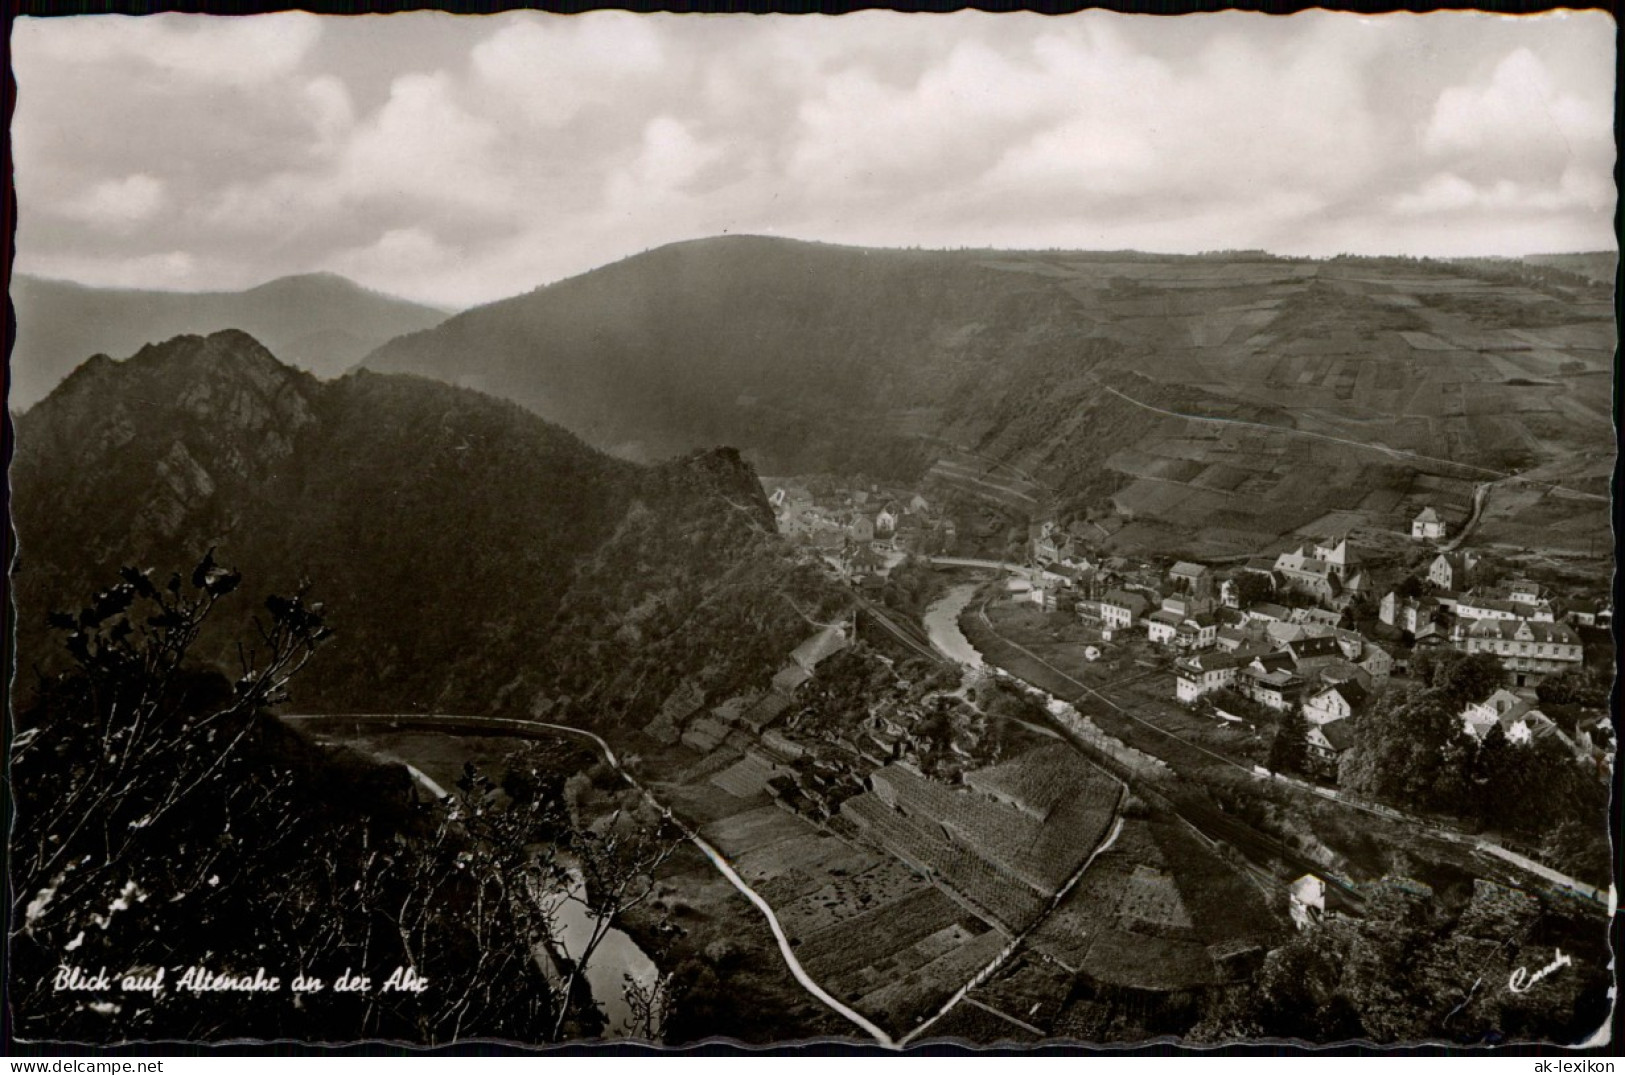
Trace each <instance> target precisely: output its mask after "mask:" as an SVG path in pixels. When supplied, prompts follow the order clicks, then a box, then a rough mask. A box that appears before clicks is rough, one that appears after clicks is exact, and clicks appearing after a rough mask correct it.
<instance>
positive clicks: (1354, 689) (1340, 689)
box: [1303, 681, 1371, 724]
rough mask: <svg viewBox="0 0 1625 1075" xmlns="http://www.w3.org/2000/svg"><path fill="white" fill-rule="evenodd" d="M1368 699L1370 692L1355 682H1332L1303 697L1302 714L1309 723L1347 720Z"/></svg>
mask: <svg viewBox="0 0 1625 1075" xmlns="http://www.w3.org/2000/svg"><path fill="white" fill-rule="evenodd" d="M1370 699H1371V695H1370V693H1369V692H1368V691H1367V690H1366V689H1365V688H1364V687H1362V686H1360V684H1358V683H1356V682H1353V681H1350V682H1347V683H1337V684H1333V685H1332V686H1329V687H1323V688H1321V689H1320V690H1318V691H1313V692H1311V693H1310V694H1309V695H1308V696H1307V697H1305V698H1304V700H1303V716H1304V719H1305V720H1307V721H1308V722H1309V723H1310V724H1330V723H1332V722H1333V721H1337V720H1348V719H1349V718H1350V717H1353V716H1356V715H1358V714H1359V713H1360V712H1361V711H1362V710H1363V709H1364V708H1365V705H1366V702H1368V701H1370Z"/></svg>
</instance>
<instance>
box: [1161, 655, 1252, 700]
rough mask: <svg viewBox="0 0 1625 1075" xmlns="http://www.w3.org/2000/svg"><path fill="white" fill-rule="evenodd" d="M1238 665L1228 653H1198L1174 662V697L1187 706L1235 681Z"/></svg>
mask: <svg viewBox="0 0 1625 1075" xmlns="http://www.w3.org/2000/svg"><path fill="white" fill-rule="evenodd" d="M1239 664H1240V662H1239V661H1237V660H1236V658H1235V657H1234V656H1232V655H1231V654H1228V653H1218V652H1211V653H1198V654H1193V655H1191V656H1188V657H1180V658H1178V659H1177V660H1175V661H1174V697H1176V698H1178V699H1179V700H1180V701H1181V702H1185V703H1186V704H1189V703H1191V702H1194V701H1196V700H1197V699H1198V698H1200V697H1202V695H1204V694H1207V693H1209V692H1210V691H1216V690H1219V689H1220V688H1221V687H1228V686H1230V685H1231V684H1233V683H1235V681H1236V669H1237V667H1238V665H1239Z"/></svg>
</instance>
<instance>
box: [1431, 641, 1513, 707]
mask: <svg viewBox="0 0 1625 1075" xmlns="http://www.w3.org/2000/svg"><path fill="white" fill-rule="evenodd" d="M1414 671H1415V672H1416V675H1417V677H1418V678H1420V679H1422V680H1423V681H1424V682H1426V683H1427V685H1428V686H1429V687H1431V688H1433V689H1434V690H1435V691H1438V692H1439V693H1440V695H1441V697H1442V699H1443V700H1444V701H1445V703H1446V704H1451V705H1455V706H1456V707H1457V708H1458V709H1460V708H1462V707H1465V706H1467V705H1469V704H1471V703H1473V702H1482V701H1483V700H1484V699H1486V698H1488V697H1489V696H1490V695H1491V694H1494V693H1495V691H1496V689H1497V688H1499V687H1501V686H1502V685H1504V684H1505V683H1506V669H1505V668H1503V667H1502V666H1501V662H1500V660H1499V659H1498V658H1497V657H1496V656H1495V655H1494V654H1493V653H1462V652H1461V651H1460V650H1453V649H1437V650H1431V651H1423V652H1421V653H1418V654H1417V655H1416V660H1415V662H1414Z"/></svg>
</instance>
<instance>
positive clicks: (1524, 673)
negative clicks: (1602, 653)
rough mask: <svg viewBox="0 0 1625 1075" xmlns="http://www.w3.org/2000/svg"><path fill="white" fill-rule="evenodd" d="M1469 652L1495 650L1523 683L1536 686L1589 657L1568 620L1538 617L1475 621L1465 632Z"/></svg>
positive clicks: (1506, 666)
mask: <svg viewBox="0 0 1625 1075" xmlns="http://www.w3.org/2000/svg"><path fill="white" fill-rule="evenodd" d="M1463 646H1464V648H1465V649H1466V651H1467V652H1468V653H1493V654H1495V655H1496V656H1497V657H1499V658H1500V659H1501V665H1502V667H1504V668H1505V669H1506V670H1507V671H1508V672H1510V673H1512V675H1513V677H1514V682H1515V683H1516V684H1517V685H1518V686H1520V687H1523V686H1533V685H1535V684H1536V683H1539V682H1540V680H1541V679H1542V678H1544V677H1545V676H1549V675H1554V674H1556V673H1558V672H1562V671H1565V670H1567V669H1570V668H1578V667H1580V665H1581V664H1582V663H1583V662H1584V660H1585V647H1584V646H1583V645H1582V644H1581V642H1580V636H1579V635H1577V634H1575V633H1574V628H1572V627H1570V626H1569V625H1568V624H1566V623H1543V622H1538V621H1535V620H1474V621H1473V622H1472V623H1470V624H1469V625H1468V626H1467V629H1466V631H1465V632H1464V641H1463Z"/></svg>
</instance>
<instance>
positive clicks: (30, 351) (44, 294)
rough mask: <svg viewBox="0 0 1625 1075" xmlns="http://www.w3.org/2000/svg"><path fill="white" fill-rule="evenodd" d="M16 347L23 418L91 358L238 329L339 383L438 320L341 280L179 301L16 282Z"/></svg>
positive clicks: (24, 279)
mask: <svg viewBox="0 0 1625 1075" xmlns="http://www.w3.org/2000/svg"><path fill="white" fill-rule="evenodd" d="M11 301H12V303H13V304H14V305H15V306H16V310H17V342H16V346H15V348H14V350H13V351H12V354H11V389H10V396H9V399H8V405H9V406H10V408H11V409H12V410H13V411H21V410H25V409H27V408H28V407H31V406H33V405H34V404H35V403H37V402H38V401H39V400H40V399H41V398H43V397H44V396H45V394H46V393H47V392H49V391H50V390H51V389H52V388H54V387H55V386H56V384H57V383H58V382H59V381H61V380H62V378H63V377H65V376H66V375H67V373H68V372H69V371H70V370H72V369H73V368H74V367H75V366H77V365H78V364H79V363H80V362H82V361H83V360H84V359H85V358H86V357H87V356H89V355H93V354H110V355H125V354H129V353H131V352H132V351H135V350H137V349H138V348H140V347H143V346H145V345H146V344H149V343H157V342H158V341H160V340H167V339H169V338H171V337H172V336H177V335H180V334H182V333H210V332H216V331H219V330H221V329H227V328H235V329H241V330H242V331H244V332H247V333H249V334H250V335H252V336H254V337H255V338H256V339H259V340H262V341H264V342H265V344H266V346H268V347H270V348H271V350H272V351H274V352H275V353H276V354H277V355H278V356H279V357H280V358H281V359H282V360H283V361H284V362H288V363H290V364H292V365H295V366H298V367H300V368H301V369H306V370H309V371H311V372H312V373H315V374H317V375H318V376H321V377H336V376H338V375H339V374H340V373H343V372H344V371H345V370H347V369H349V368H350V367H351V366H353V365H355V364H356V363H357V362H358V361H360V360H361V358H362V357H364V356H365V355H366V354H367V353H368V352H369V351H371V350H372V349H373V348H375V347H377V346H378V345H379V344H381V343H383V342H384V341H386V340H389V339H391V338H393V337H395V336H399V335H401V334H402V333H407V332H417V331H419V330H422V329H426V328H430V327H432V326H434V325H436V324H438V323H439V322H441V321H443V320H444V319H445V317H446V314H445V313H444V311H441V310H436V309H432V308H431V307H428V306H420V305H418V304H417V303H412V302H406V301H404V300H402V299H396V298H392V297H390V296H388V295H380V294H378V293H377V292H374V291H368V290H366V289H365V288H362V287H359V286H357V285H356V284H354V283H352V282H351V281H349V280H346V279H345V278H344V277H342V276H335V275H333V274H332V273H314V274H310V275H306V276H287V277H283V278H281V279H278V280H272V281H271V282H269V283H266V284H261V285H260V286H259V287H255V288H251V289H249V290H247V291H218V292H204V293H183V292H172V291H138V290H119V289H112V288H94V287H84V286H81V285H79V284H72V283H66V282H64V281H60V280H42V279H38V278H35V277H30V276H18V277H14V278H13V280H12V282H11Z"/></svg>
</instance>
